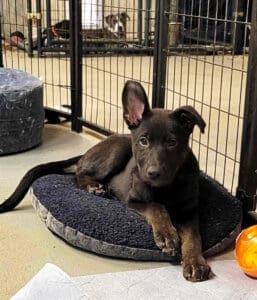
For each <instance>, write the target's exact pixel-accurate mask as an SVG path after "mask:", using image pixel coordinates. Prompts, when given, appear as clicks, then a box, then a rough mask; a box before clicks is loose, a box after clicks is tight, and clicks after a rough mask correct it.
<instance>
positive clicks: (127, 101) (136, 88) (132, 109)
mask: <svg viewBox="0 0 257 300" xmlns="http://www.w3.org/2000/svg"><path fill="white" fill-rule="evenodd" d="M122 106H123V117H124V120H125V122H126V123H127V124H128V127H129V129H133V128H136V127H137V126H138V125H139V124H140V122H141V120H142V118H143V117H144V116H145V115H146V114H148V113H149V112H150V105H149V102H148V98H147V96H146V92H145V90H144V88H143V87H142V85H141V84H140V83H139V82H137V81H132V80H129V81H127V82H126V83H125V86H124V88H123V92H122Z"/></svg>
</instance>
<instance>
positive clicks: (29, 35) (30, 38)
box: [27, 0, 33, 57]
mask: <svg viewBox="0 0 257 300" xmlns="http://www.w3.org/2000/svg"><path fill="white" fill-rule="evenodd" d="M31 12H32V5H31V0H27V13H31ZM27 24H28V50H27V51H28V56H29V57H32V56H33V45H32V44H33V42H32V19H31V18H28V20H27Z"/></svg>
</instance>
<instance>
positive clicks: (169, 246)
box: [154, 231, 180, 256]
mask: <svg viewBox="0 0 257 300" xmlns="http://www.w3.org/2000/svg"><path fill="white" fill-rule="evenodd" d="M154 240H155V243H156V245H157V247H158V248H160V249H161V250H162V252H165V253H167V254H169V255H171V256H176V255H178V253H179V249H180V240H179V237H178V235H177V233H176V231H175V232H154Z"/></svg>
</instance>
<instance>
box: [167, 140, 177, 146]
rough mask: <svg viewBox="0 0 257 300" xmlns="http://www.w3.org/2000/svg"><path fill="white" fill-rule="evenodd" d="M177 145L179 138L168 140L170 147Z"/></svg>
mask: <svg viewBox="0 0 257 300" xmlns="http://www.w3.org/2000/svg"><path fill="white" fill-rule="evenodd" d="M176 145H177V140H176V139H174V138H172V139H169V140H168V141H167V146H168V148H173V147H175V146H176Z"/></svg>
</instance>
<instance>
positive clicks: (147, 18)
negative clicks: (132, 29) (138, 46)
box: [144, 0, 152, 47]
mask: <svg viewBox="0 0 257 300" xmlns="http://www.w3.org/2000/svg"><path fill="white" fill-rule="evenodd" d="M151 6H152V1H151V0H146V8H145V37H144V40H145V41H144V44H145V46H146V47H149V46H150V17H151V13H150V10H151Z"/></svg>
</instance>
